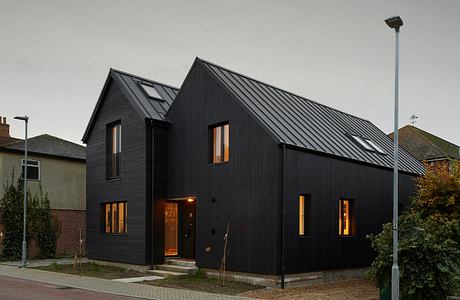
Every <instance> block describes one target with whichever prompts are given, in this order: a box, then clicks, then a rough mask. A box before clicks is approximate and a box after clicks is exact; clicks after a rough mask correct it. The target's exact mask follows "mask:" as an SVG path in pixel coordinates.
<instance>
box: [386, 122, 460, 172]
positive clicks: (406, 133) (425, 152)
mask: <svg viewBox="0 0 460 300" xmlns="http://www.w3.org/2000/svg"><path fill="white" fill-rule="evenodd" d="M389 136H390V138H391V139H393V133H390V134H389ZM399 145H400V146H401V147H403V148H404V149H405V150H407V151H408V152H409V153H410V154H412V155H413V156H414V157H415V158H417V159H418V160H419V161H421V162H425V163H427V164H429V165H430V166H439V165H443V164H448V166H449V167H450V166H451V165H452V161H460V146H457V145H455V144H453V143H451V142H448V141H446V140H444V139H442V138H440V137H437V136H435V135H433V134H431V133H428V132H426V131H424V130H422V129H420V128H417V127H415V126H412V125H406V126H404V127H402V128H400V129H399Z"/></svg>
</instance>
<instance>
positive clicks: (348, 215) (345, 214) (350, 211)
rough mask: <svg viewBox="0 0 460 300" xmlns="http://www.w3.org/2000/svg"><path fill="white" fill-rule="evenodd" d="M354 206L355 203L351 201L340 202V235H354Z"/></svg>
mask: <svg viewBox="0 0 460 300" xmlns="http://www.w3.org/2000/svg"><path fill="white" fill-rule="evenodd" d="M353 217H354V206H353V201H352V200H349V199H340V200H339V235H340V236H351V235H353V226H354V225H355V224H353V223H354V220H353Z"/></svg>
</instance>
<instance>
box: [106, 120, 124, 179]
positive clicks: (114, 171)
mask: <svg viewBox="0 0 460 300" xmlns="http://www.w3.org/2000/svg"><path fill="white" fill-rule="evenodd" d="M107 135H108V136H107V175H106V176H107V178H116V177H119V176H120V168H121V124H116V125H113V126H111V127H108V128H107Z"/></svg>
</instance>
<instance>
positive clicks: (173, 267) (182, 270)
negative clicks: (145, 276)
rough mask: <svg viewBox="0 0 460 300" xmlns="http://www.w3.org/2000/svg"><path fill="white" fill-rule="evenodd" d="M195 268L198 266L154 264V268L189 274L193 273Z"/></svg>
mask: <svg viewBox="0 0 460 300" xmlns="http://www.w3.org/2000/svg"><path fill="white" fill-rule="evenodd" d="M197 269H198V268H197V267H195V266H193V267H184V266H178V265H169V264H164V265H156V266H155V270H163V271H172V272H177V273H185V274H190V275H193V274H195V273H196V271H197Z"/></svg>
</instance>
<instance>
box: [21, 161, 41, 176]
mask: <svg viewBox="0 0 460 300" xmlns="http://www.w3.org/2000/svg"><path fill="white" fill-rule="evenodd" d="M25 166H26V161H25V159H22V160H21V178H24V170H25ZM27 179H29V180H40V161H38V160H30V159H28V160H27Z"/></svg>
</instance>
